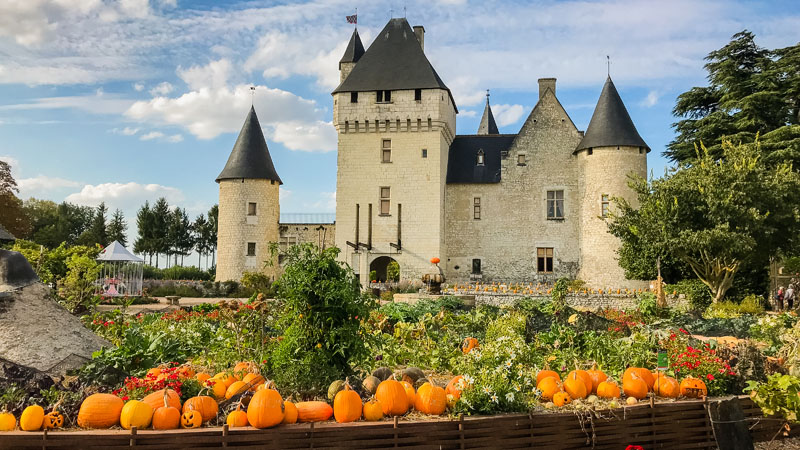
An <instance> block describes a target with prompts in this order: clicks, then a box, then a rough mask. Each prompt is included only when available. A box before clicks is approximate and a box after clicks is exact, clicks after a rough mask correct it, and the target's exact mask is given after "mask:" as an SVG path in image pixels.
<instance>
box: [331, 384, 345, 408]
mask: <svg viewBox="0 0 800 450" xmlns="http://www.w3.org/2000/svg"><path fill="white" fill-rule="evenodd" d="M342 389H344V380H336V381H334V382H333V383H331V385H330V386H328V401H329V402H331V403H333V399H335V398H336V394H338V393H339V391H341V390H342Z"/></svg>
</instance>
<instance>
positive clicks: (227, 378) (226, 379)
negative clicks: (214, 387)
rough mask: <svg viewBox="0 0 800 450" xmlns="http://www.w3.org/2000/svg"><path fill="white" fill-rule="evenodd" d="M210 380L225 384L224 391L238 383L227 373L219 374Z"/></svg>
mask: <svg viewBox="0 0 800 450" xmlns="http://www.w3.org/2000/svg"><path fill="white" fill-rule="evenodd" d="M212 379H215V380H219V381H222V382H223V383H224V384H225V389H228V386H230V385H232V384H233V383H234V382H236V381H239V380H237V379H236V377H234V376H233V375H231V374H229V373H227V372H220V373H218V374H216V375H214V376H213V377H212Z"/></svg>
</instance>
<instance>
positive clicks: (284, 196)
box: [0, 157, 292, 202]
mask: <svg viewBox="0 0 800 450" xmlns="http://www.w3.org/2000/svg"><path fill="white" fill-rule="evenodd" d="M0 159H2V157H0ZM291 196H292V191H290V190H289V189H284V188H283V186H281V187H279V188H278V201H280V202H283V201H285V200H288V199H289V197H291Z"/></svg>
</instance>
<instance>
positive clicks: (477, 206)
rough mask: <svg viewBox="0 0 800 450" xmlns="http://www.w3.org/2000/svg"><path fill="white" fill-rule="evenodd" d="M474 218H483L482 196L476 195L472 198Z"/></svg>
mask: <svg viewBox="0 0 800 450" xmlns="http://www.w3.org/2000/svg"><path fill="white" fill-rule="evenodd" d="M472 218H473V219H475V220H480V219H481V198H480V197H475V198H473V199H472Z"/></svg>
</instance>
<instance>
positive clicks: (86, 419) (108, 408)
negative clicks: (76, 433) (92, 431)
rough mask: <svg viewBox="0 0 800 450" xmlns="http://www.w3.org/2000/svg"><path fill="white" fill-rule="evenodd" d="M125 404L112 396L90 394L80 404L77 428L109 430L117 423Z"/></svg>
mask: <svg viewBox="0 0 800 450" xmlns="http://www.w3.org/2000/svg"><path fill="white" fill-rule="evenodd" d="M123 406H125V402H123V401H122V399H121V398H119V397H117V396H116V395H112V394H92V395H90V396H88V397H86V399H85V400H84V401H83V403H81V408H80V410H79V411H78V426H79V427H81V428H111V427H113V426H114V425H117V424H118V423H119V416H120V414H121V413H122V407H123Z"/></svg>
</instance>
